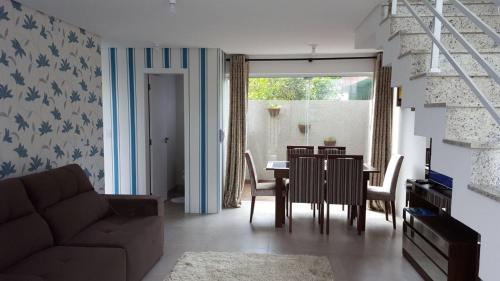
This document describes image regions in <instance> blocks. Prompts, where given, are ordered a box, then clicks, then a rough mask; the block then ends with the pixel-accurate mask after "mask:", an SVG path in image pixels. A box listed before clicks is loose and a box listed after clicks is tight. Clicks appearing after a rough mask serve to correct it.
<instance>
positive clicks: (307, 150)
mask: <svg viewBox="0 0 500 281" xmlns="http://www.w3.org/2000/svg"><path fill="white" fill-rule="evenodd" d="M291 155H304V156H310V155H314V146H311V145H288V146H287V147H286V160H287V161H290V156H291ZM289 182H290V181H289V180H287V181H286V182H285V202H287V204H286V208H285V213H286V216H288V188H289ZM311 209H312V210H313V217H314V216H315V214H316V213H315V209H314V204H311Z"/></svg>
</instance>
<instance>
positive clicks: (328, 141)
mask: <svg viewBox="0 0 500 281" xmlns="http://www.w3.org/2000/svg"><path fill="white" fill-rule="evenodd" d="M323 142H324V143H325V146H335V145H336V144H337V139H336V138H335V137H326V138H325V139H324V140H323Z"/></svg>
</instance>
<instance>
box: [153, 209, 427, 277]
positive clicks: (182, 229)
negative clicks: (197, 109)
mask: <svg viewBox="0 0 500 281" xmlns="http://www.w3.org/2000/svg"><path fill="white" fill-rule="evenodd" d="M249 205H250V204H249V202H243V206H242V208H240V209H231V210H223V211H222V212H221V213H220V214H217V215H206V216H198V215H185V214H184V213H183V206H182V205H175V204H172V203H167V205H166V217H165V254H164V256H163V258H162V259H161V260H160V261H159V262H158V264H157V265H156V266H155V267H154V268H153V269H152V270H151V272H150V273H149V274H148V275H147V276H146V277H145V279H144V280H145V281H163V280H164V279H165V278H166V277H167V276H168V274H169V272H170V271H171V270H172V268H173V267H174V265H175V263H176V261H177V259H179V258H180V257H181V256H182V254H183V253H184V252H186V251H193V252H200V251H227V252H255V253H275V254H307V255H318V256H327V257H328V258H329V260H330V262H331V265H332V268H333V272H334V276H335V280H336V281H347V280H369V281H393V280H394V281H403V280H422V279H421V278H420V277H419V275H418V274H417V273H416V272H415V270H414V269H413V268H412V267H411V266H410V264H409V263H408V262H407V261H406V260H405V259H404V258H403V257H402V256H401V221H399V222H398V230H397V231H393V229H392V224H391V223H390V222H387V221H385V217H384V215H382V214H378V213H374V212H369V213H368V215H367V230H366V232H365V233H364V234H363V235H361V236H358V235H357V232H356V229H355V228H353V227H350V226H348V225H347V223H346V215H345V212H342V211H341V209H340V207H339V208H335V210H334V213H335V214H334V218H333V220H332V223H333V228H332V229H331V232H330V235H329V236H326V235H321V234H320V233H319V228H318V225H317V224H316V223H313V220H312V212H311V210H310V206H308V205H306V204H304V205H299V204H297V205H294V229H293V233H288V231H286V228H285V229H279V230H276V229H275V228H274V203H273V202H265V201H258V202H257V203H256V209H255V214H254V222H253V223H252V224H250V223H249V222H248V219H249V213H250V211H249V209H250V206H249Z"/></svg>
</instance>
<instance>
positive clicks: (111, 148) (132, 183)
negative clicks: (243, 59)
mask: <svg viewBox="0 0 500 281" xmlns="http://www.w3.org/2000/svg"><path fill="white" fill-rule="evenodd" d="M102 55H103V70H104V71H103V73H104V74H105V75H103V103H104V128H105V132H104V143H105V154H106V157H105V168H106V172H108V173H109V174H112V175H113V177H106V192H107V193H120V194H145V193H146V192H147V185H148V183H149V179H148V177H149V173H148V170H147V166H148V163H147V162H148V160H147V155H148V153H149V151H148V145H147V139H148V137H147V130H146V126H147V119H146V117H147V111H146V109H147V99H146V97H147V89H146V83H145V81H146V80H145V77H146V73H151V72H153V73H154V72H168V73H185V76H186V77H187V79H188V88H189V90H188V95H187V96H185V97H184V98H185V100H186V102H187V109H188V114H187V118H186V119H187V122H188V124H189V125H188V127H186V128H185V129H186V130H187V132H186V143H185V146H186V147H187V148H188V149H187V152H186V154H187V155H186V158H185V161H186V163H187V169H186V171H185V178H186V190H185V191H186V192H185V194H186V204H185V208H186V212H189V213H216V212H218V211H219V210H220V208H221V199H220V197H221V194H222V192H221V188H222V168H221V167H222V164H221V163H222V160H223V156H222V152H223V150H224V149H223V148H222V147H221V144H220V143H219V141H218V138H219V134H218V131H219V128H221V124H222V121H221V120H220V118H221V116H222V114H221V112H220V110H221V108H222V107H221V106H220V104H221V101H220V97H221V95H220V91H221V90H222V86H221V85H222V82H221V80H222V79H223V73H224V72H223V71H222V70H221V69H222V66H223V65H224V62H223V59H224V54H223V52H222V51H221V50H219V49H205V48H144V49H142V48H141V49H139V48H109V49H104V50H103V54H102Z"/></svg>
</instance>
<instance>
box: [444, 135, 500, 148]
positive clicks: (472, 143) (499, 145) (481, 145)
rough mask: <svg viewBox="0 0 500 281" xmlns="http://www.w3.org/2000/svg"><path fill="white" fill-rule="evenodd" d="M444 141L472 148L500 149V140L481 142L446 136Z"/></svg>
mask: <svg viewBox="0 0 500 281" xmlns="http://www.w3.org/2000/svg"><path fill="white" fill-rule="evenodd" d="M443 142H444V143H446V144H450V145H456V146H460V147H465V148H471V149H500V142H480V141H470V140H457V139H450V138H445V139H443Z"/></svg>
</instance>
